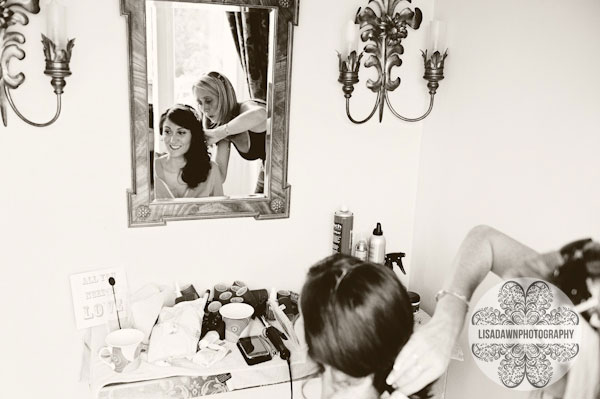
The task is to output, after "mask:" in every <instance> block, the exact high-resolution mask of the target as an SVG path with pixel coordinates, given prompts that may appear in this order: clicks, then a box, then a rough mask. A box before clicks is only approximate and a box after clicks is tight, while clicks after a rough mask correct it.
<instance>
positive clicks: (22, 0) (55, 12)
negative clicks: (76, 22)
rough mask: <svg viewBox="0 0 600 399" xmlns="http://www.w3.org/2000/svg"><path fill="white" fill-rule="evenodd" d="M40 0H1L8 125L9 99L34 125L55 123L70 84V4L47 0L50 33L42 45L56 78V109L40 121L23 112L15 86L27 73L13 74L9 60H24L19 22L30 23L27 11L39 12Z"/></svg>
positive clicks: (2, 88) (1, 92)
mask: <svg viewBox="0 0 600 399" xmlns="http://www.w3.org/2000/svg"><path fill="white" fill-rule="evenodd" d="M39 3H40V0H0V54H1V55H0V114H1V115H2V122H3V123H4V126H7V122H8V121H7V114H6V108H7V107H6V105H7V103H8V104H9V105H10V107H11V108H12V109H13V111H14V112H15V114H17V116H18V117H19V118H21V119H22V120H23V121H25V122H27V123H28V124H30V125H33V126H37V127H43V126H48V125H50V124H52V123H54V122H55V121H56V120H57V119H58V117H59V115H60V111H61V95H62V93H63V89H64V87H65V85H66V81H65V78H66V77H67V76H69V75H71V71H70V69H69V62H70V60H71V51H72V50H73V45H74V43H75V39H71V40H67V36H66V7H65V6H64V5H61V4H59V3H58V2H57V1H56V0H50V1H46V3H47V4H48V5H47V7H45V8H44V11H45V12H46V11H47V13H46V14H47V35H43V34H42V45H43V47H44V57H45V59H46V69H45V70H44V74H45V75H48V76H50V77H51V78H52V79H51V81H50V84H51V85H52V87H53V88H54V93H55V94H56V113H55V115H54V117H53V118H52V119H51V120H49V121H48V122H44V123H36V122H32V121H30V120H29V119H27V118H26V117H25V116H23V115H22V114H21V113H20V112H19V110H18V109H17V107H16V105H15V103H14V101H13V99H12V97H11V93H10V91H11V90H15V89H17V88H18V87H19V86H20V85H21V84H22V83H23V82H24V81H25V75H24V74H23V73H17V74H11V73H10V72H9V64H10V61H11V60H12V59H13V58H16V59H17V60H22V59H23V58H25V52H24V51H23V49H21V47H20V46H21V45H22V44H24V43H25V35H23V34H22V33H20V32H18V31H16V30H15V29H16V27H17V26H18V25H22V26H25V25H27V24H28V23H29V17H28V15H27V13H30V14H37V13H38V12H39V11H40V5H39Z"/></svg>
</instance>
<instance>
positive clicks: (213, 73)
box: [208, 71, 225, 84]
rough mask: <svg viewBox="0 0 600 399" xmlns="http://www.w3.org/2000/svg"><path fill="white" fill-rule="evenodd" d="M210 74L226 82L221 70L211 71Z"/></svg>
mask: <svg viewBox="0 0 600 399" xmlns="http://www.w3.org/2000/svg"><path fill="white" fill-rule="evenodd" d="M208 75H209V76H212V77H213V78H217V79H219V80H220V81H221V83H223V84H225V78H224V77H223V75H221V74H220V73H219V72H217V71H213V72H210V73H209V74H208Z"/></svg>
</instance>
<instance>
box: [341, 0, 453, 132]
mask: <svg viewBox="0 0 600 399" xmlns="http://www.w3.org/2000/svg"><path fill="white" fill-rule="evenodd" d="M401 1H402V0H370V1H369V5H368V6H367V7H366V8H365V9H364V10H363V11H362V12H361V9H360V8H359V10H358V12H357V13H356V19H355V21H354V23H355V24H360V29H361V33H360V39H361V41H362V42H365V43H366V44H365V46H364V53H366V54H367V58H366V60H365V62H364V65H365V67H366V68H375V69H376V71H377V79H376V80H372V79H369V80H368V81H367V84H366V85H367V87H368V88H369V89H370V90H371V91H373V92H374V93H376V94H377V98H376V100H375V105H374V106H373V109H372V111H371V113H370V114H369V115H368V116H367V117H366V118H365V119H363V120H355V119H354V118H353V117H352V116H351V115H350V97H352V92H353V91H354V85H355V84H356V83H358V81H359V79H358V72H359V70H360V64H361V61H362V57H363V52H360V53H358V52H357V51H355V50H352V51H349V52H348V54H347V56H342V54H340V53H338V57H339V79H338V82H340V83H341V84H342V90H343V92H344V97H346V115H347V116H348V119H350V120H351V121H352V122H354V123H357V124H360V123H364V122H367V121H368V120H370V119H371V118H372V117H373V115H374V114H375V112H376V111H377V110H379V122H381V121H382V119H383V109H384V104H387V106H388V108H389V110H390V111H391V112H392V114H393V115H394V116H396V117H397V118H400V119H401V120H403V121H407V122H416V121H420V120H422V119H424V118H425V117H427V115H429V113H430V112H431V110H432V109H433V100H434V96H435V93H436V90H437V88H438V87H439V83H438V82H439V81H440V80H442V79H444V60H445V59H446V57H447V52H446V51H444V53H443V54H441V53H440V51H438V50H436V49H434V51H433V52H432V53H431V54H428V51H427V50H425V51H422V52H421V53H422V55H423V61H424V66H425V73H424V75H423V78H424V79H425V80H427V82H428V83H427V87H428V88H429V95H430V98H429V108H428V109H427V111H426V112H425V113H424V114H423V115H421V116H419V117H417V118H407V117H404V116H402V115H400V114H399V113H398V112H396V110H395V109H394V107H393V106H392V104H391V102H390V98H389V95H388V93H389V92H391V91H394V90H395V89H396V88H398V86H399V85H400V78H399V77H397V78H396V79H392V78H391V71H392V68H394V67H399V66H400V65H402V59H401V58H400V57H401V55H402V54H404V46H403V45H402V40H403V39H405V38H406V37H407V36H408V28H412V29H413V30H417V29H419V27H420V26H421V22H422V20H423V14H422V12H421V10H420V9H419V8H417V7H415V8H414V10H412V9H411V8H408V7H407V8H404V9H402V10H401V11H399V12H397V11H396V7H397V6H398V4H399V3H400V2H401ZM406 1H408V2H409V3H410V2H411V0H406Z"/></svg>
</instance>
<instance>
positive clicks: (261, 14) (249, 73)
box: [146, 1, 273, 199]
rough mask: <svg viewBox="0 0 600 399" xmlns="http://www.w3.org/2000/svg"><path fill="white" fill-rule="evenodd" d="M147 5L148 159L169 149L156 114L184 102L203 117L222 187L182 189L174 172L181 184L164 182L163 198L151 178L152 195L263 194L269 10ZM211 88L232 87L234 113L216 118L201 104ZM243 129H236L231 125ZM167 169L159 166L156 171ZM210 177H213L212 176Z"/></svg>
mask: <svg viewBox="0 0 600 399" xmlns="http://www.w3.org/2000/svg"><path fill="white" fill-rule="evenodd" d="M146 4H147V8H146V9H147V12H146V18H147V21H146V27H147V31H146V36H147V59H148V63H147V68H148V103H149V105H150V111H151V115H150V121H149V122H150V124H149V125H150V130H151V131H150V132H149V135H150V136H151V141H150V143H151V145H152V143H154V144H153V148H152V149H151V150H152V151H153V152H154V154H153V159H155V160H160V161H161V162H162V164H161V165H162V166H164V165H166V164H164V162H165V159H162V157H169V156H170V155H172V154H173V153H170V152H169V148H167V145H168V143H166V142H165V137H166V136H165V135H164V132H163V134H162V135H161V132H160V126H161V123H160V120H161V115H163V114H164V112H165V111H167V110H168V109H169V108H171V107H173V106H174V105H175V104H185V105H189V106H191V107H193V108H194V109H195V110H196V111H197V112H198V117H199V119H201V120H202V121H203V125H204V130H205V139H206V141H207V143H208V144H209V147H208V151H209V153H210V156H211V164H212V165H216V167H218V168H219V171H218V172H219V173H217V175H220V176H221V179H223V180H224V182H223V184H222V192H221V191H220V190H218V189H217V190H190V189H189V188H190V187H188V189H186V188H185V187H184V186H182V184H183V183H184V182H183V181H181V176H179V177H177V179H178V180H177V179H176V180H175V182H178V183H179V186H177V185H171V186H170V187H169V190H170V191H171V192H172V197H163V195H162V194H164V192H162V191H161V192H160V193H159V190H158V185H157V184H156V182H155V181H153V183H154V190H155V197H156V199H171V198H183V197H185V196H184V195H183V194H182V193H187V195H186V196H187V197H190V196H192V197H196V195H195V194H193V193H202V194H198V195H197V196H198V197H200V196H202V197H203V196H218V195H225V196H248V195H252V194H255V193H263V192H265V188H264V185H263V181H264V180H265V179H264V166H265V161H266V154H268V153H269V151H268V148H267V146H268V145H269V140H268V139H267V108H266V100H267V98H266V97H267V81H268V78H267V74H268V72H269V71H268V64H269V48H270V46H271V43H272V32H271V30H272V25H273V24H272V21H271V18H272V16H271V15H270V12H269V10H267V9H260V8H256V9H248V8H240V7H235V8H234V7H222V6H215V5H208V4H194V3H178V2H170V1H147V3H146ZM215 72H216V73H215ZM211 79H212V80H213V81H214V82H216V83H214V82H211ZM211 86H212V88H215V90H217V92H219V93H221V92H223V91H225V92H227V91H228V88H230V89H231V90H230V91H232V92H233V96H234V97H235V98H236V100H235V102H236V104H235V105H231V107H230V108H231V111H230V112H225V113H224V114H223V115H224V116H223V117H221V118H220V120H218V119H219V118H216V117H215V111H214V110H212V109H210V108H206V107H207V106H208V103H207V102H206V101H203V99H205V98H209V97H211V96H210V95H207V90H206V89H207V88H208V89H210V88H211ZM217 86H218V87H217ZM213 97H214V96H213ZM225 97H227V94H225ZM213 100H214V98H213ZM216 102H219V103H221V101H218V100H217V101H216ZM248 115H253V117H254V119H252V118H250V117H249V116H248ZM236 118H237V119H236ZM243 118H246V119H243ZM242 119H243V120H242ZM163 125H164V120H163ZM244 128H245V129H246V130H242V131H241V132H240V133H237V132H236V130H235V129H244ZM176 147H177V146H176ZM177 154H178V153H177ZM151 159H152V158H151ZM171 166H173V165H171ZM164 170H165V169H164V168H162V167H161V168H158V170H155V171H154V172H153V173H162V172H164ZM161 171H162V172H161ZM210 176H212V177H213V178H214V176H215V174H214V173H213V174H211V175H210ZM163 177H165V176H164V175H162V174H161V175H158V174H157V175H156V178H155V179H154V180H159V181H161V186H162V185H163V184H164V181H162V178H163ZM190 193H192V194H190Z"/></svg>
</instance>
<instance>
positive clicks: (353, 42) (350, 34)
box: [345, 20, 360, 56]
mask: <svg viewBox="0 0 600 399" xmlns="http://www.w3.org/2000/svg"><path fill="white" fill-rule="evenodd" d="M359 31H360V26H359V25H357V24H355V23H354V21H353V20H350V21H348V23H347V24H346V53H345V55H348V56H349V55H350V53H352V52H353V51H356V52H358V36H359Z"/></svg>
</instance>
